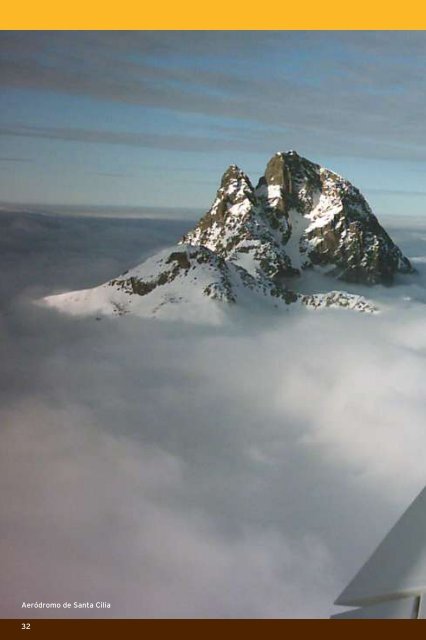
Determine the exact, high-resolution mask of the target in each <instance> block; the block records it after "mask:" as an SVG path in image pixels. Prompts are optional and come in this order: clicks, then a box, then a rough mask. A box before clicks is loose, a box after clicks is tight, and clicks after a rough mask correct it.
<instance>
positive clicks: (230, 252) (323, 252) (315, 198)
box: [182, 151, 413, 284]
mask: <svg viewBox="0 0 426 640" xmlns="http://www.w3.org/2000/svg"><path fill="white" fill-rule="evenodd" d="M182 242H184V243H188V244H194V245H203V246H206V247H208V248H209V249H211V250H212V251H214V252H215V253H217V254H218V255H221V256H223V257H224V258H225V259H227V260H231V261H232V262H234V263H236V264H241V266H243V267H244V268H247V269H248V270H249V272H251V273H252V275H256V274H257V273H263V274H265V275H267V276H268V277H271V278H272V279H274V280H280V279H281V278H282V277H283V276H287V277H288V276H293V275H299V274H300V272H301V271H302V270H304V269H307V268H318V267H319V268H321V270H322V271H323V272H324V271H325V272H326V273H328V274H329V275H333V276H335V277H337V278H338V279H340V280H345V281H348V282H357V283H361V284H377V283H381V284H392V282H393V278H394V275H395V273H397V272H401V273H410V272H412V271H413V268H412V266H411V264H410V262H409V260H408V259H407V258H406V257H405V256H403V254H402V253H401V251H400V250H399V249H398V247H397V246H396V245H395V244H394V243H393V242H392V240H391V238H390V237H389V235H388V234H387V233H386V231H385V230H384V229H383V227H381V226H380V224H379V222H378V220H377V218H376V216H375V215H374V214H373V212H372V211H371V209H370V206H369V205H368V203H367V202H366V200H365V198H364V197H363V196H362V194H361V193H360V192H359V191H358V189H356V188H355V187H354V186H353V185H352V184H351V183H350V182H349V181H348V180H345V179H344V178H342V177H341V176H339V175H337V174H336V173H333V172H332V171H330V170H329V169H324V168H323V167H320V166H319V165H317V164H315V163H313V162H311V161H310V160H306V159H305V158H302V157H301V156H299V155H298V154H297V153H296V152H295V151H289V152H288V153H277V154H275V156H273V157H272V158H271V160H270V161H269V162H268V165H267V167H266V171H265V174H264V176H262V177H261V178H260V180H259V182H258V185H257V187H256V188H254V187H253V186H252V184H251V182H250V180H249V178H248V177H247V176H246V175H245V174H244V173H243V172H242V171H241V170H240V169H238V167H236V166H235V165H232V166H231V167H229V169H228V170H227V171H226V172H225V174H224V176H223V178H222V182H221V186H220V188H219V190H218V192H217V195H216V199H215V201H214V203H213V205H212V207H211V209H210V211H208V212H207V213H206V215H205V216H204V217H203V218H202V219H201V220H200V222H199V223H198V225H197V226H196V227H195V228H194V229H193V230H192V231H190V232H189V233H188V234H186V236H184V238H183V241H182Z"/></svg>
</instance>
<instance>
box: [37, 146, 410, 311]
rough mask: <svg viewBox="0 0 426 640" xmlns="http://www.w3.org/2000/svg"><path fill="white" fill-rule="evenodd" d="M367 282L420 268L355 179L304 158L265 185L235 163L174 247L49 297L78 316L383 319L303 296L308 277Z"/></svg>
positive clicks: (281, 165) (355, 299)
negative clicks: (333, 310) (279, 311)
mask: <svg viewBox="0 0 426 640" xmlns="http://www.w3.org/2000/svg"><path fill="white" fill-rule="evenodd" d="M307 269H309V270H310V271H311V272H312V271H315V270H318V272H319V273H321V274H324V273H326V274H328V276H330V275H331V276H334V277H337V278H338V279H340V280H347V281H349V282H351V283H361V284H369V285H370V284H376V283H381V284H391V283H392V281H393V277H394V275H395V273H397V272H401V273H410V272H412V271H413V269H412V267H411V264H410V262H409V261H408V259H407V258H406V257H405V256H403V254H402V253H401V251H400V250H399V248H398V247H397V246H396V245H395V244H394V243H393V242H392V240H391V238H390V237H389V236H388V234H387V233H386V231H385V230H384V229H383V228H382V227H381V226H380V224H379V222H378V221H377V218H376V217H375V216H374V215H373V213H372V212H371V209H370V207H369V205H368V204H367V202H366V201H365V199H364V198H363V196H362V195H361V194H360V192H359V191H358V189H356V188H355V187H354V186H353V185H351V183H350V182H348V181H347V180H345V179H344V178H341V177H340V176H338V175H337V174H335V173H333V172H332V171H329V170H328V169H324V168H322V167H320V166H319V165H317V164H315V163H313V162H310V161H309V160H306V159H305V158H301V157H300V156H299V155H298V154H297V153H296V152H294V151H290V152H288V153H277V154H276V155H275V156H273V158H271V160H270V161H269V163H268V165H267V167H266V171H265V174H264V176H263V177H262V178H261V179H260V180H259V183H258V186H257V187H256V188H254V187H253V185H252V183H251V182H250V179H249V178H248V176H247V175H246V174H245V173H244V172H243V171H241V170H240V169H239V168H238V167H237V166H236V165H231V166H230V167H229V168H228V169H227V171H226V172H225V173H224V175H223V177H222V180H221V184H220V187H219V190H218V191H217V194H216V198H215V200H214V202H213V205H212V207H211V209H210V210H209V211H208V212H207V213H206V214H205V215H204V216H203V217H202V218H201V220H200V221H199V223H198V224H197V225H196V226H195V227H194V228H193V229H192V230H191V231H189V232H188V233H187V234H186V235H185V236H184V237H183V238H182V240H181V241H180V243H179V245H178V246H176V247H173V248H172V249H169V250H166V251H162V252H160V253H158V254H157V255H156V256H154V257H152V258H150V259H149V260H147V261H146V262H144V263H143V264H142V265H139V266H137V267H136V268H134V269H132V270H131V271H129V272H127V273H125V274H123V275H121V276H119V277H117V278H114V279H113V280H111V281H110V282H107V283H105V284H103V285H101V286H99V287H96V288H94V289H88V290H85V291H76V292H69V293H63V294H60V295H55V296H49V297H47V298H45V300H44V301H45V302H46V304H48V305H49V306H52V307H55V308H57V309H60V310H62V311H66V312H69V313H72V314H78V315H80V314H84V315H87V314H97V315H99V316H100V315H105V314H106V315H123V314H127V313H134V314H136V315H140V316H158V317H167V318H185V319H186V320H192V319H193V320H197V321H203V320H207V321H209V322H218V321H219V320H220V318H221V317H222V316H223V313H224V309H225V307H226V303H232V304H235V303H236V304H244V305H248V306H249V307H250V306H251V305H253V304H254V301H255V300H256V304H259V303H260V304H261V305H270V304H272V305H273V306H275V307H278V308H279V307H285V306H286V305H288V304H290V303H293V302H296V301H298V302H299V303H300V304H302V305H305V306H307V307H310V308H313V309H323V308H329V307H342V308H345V309H354V310H357V311H368V312H374V311H376V308H375V306H374V305H373V304H371V303H369V302H367V301H366V300H365V299H364V298H363V297H362V296H359V295H354V294H350V293H347V292H343V291H336V290H335V289H334V287H332V290H331V291H330V290H329V289H330V284H329V283H330V280H328V281H327V280H324V285H325V286H326V290H325V291H324V292H318V290H316V291H315V292H314V291H312V290H311V293H310V292H309V291H306V290H305V291H303V295H302V293H297V289H298V288H299V287H298V283H300V280H301V279H303V273H304V272H306V270H307Z"/></svg>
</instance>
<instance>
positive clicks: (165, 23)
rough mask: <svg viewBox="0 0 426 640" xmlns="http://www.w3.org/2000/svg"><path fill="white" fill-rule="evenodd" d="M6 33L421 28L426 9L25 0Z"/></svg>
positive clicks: (363, 1)
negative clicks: (73, 30) (41, 31)
mask: <svg viewBox="0 0 426 640" xmlns="http://www.w3.org/2000/svg"><path fill="white" fill-rule="evenodd" d="M0 26H1V28H2V29H147V30H154V29H179V30H186V29H188V30H189V29H201V30H202V29H218V30H219V29H221V30H234V29H238V30H249V29H254V30H269V29H279V30H281V29H292V30H297V29H330V30H336V29H416V30H421V29H425V28H426V5H425V3H424V2H420V0H414V1H413V0H411V2H403V3H402V2H384V0H380V2H377V1H376V2H374V1H372V0H358V1H354V0H352V1H351V2H347V1H345V0H343V1H342V0H323V1H319V0H315V1H313V0H300V1H297V0H292V1H290V2H289V1H288V0H269V1H268V2H260V1H259V0H257V1H256V2H254V1H253V0H250V1H243V2H241V1H239V2H237V1H236V0H214V1H213V2H200V0H183V1H180V2H178V1H176V0H174V1H171V0H162V2H152V0H149V1H148V2H140V0H139V1H136V0H122V1H121V2H119V3H112V2H110V3H107V2H105V1H100V0H95V1H93V0H92V2H87V0H84V1H83V0H74V1H73V2H72V3H59V2H57V0H55V1H53V0H38V1H35V0H31V1H29V0H23V1H21V2H18V3H11V2H9V3H7V4H4V5H3V7H2V10H1V17H0Z"/></svg>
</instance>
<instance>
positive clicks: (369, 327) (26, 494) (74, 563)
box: [0, 214, 426, 617]
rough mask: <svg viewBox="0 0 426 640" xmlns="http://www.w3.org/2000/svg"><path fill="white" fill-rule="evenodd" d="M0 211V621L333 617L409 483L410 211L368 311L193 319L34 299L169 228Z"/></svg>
mask: <svg viewBox="0 0 426 640" xmlns="http://www.w3.org/2000/svg"><path fill="white" fill-rule="evenodd" d="M0 217H1V222H2V225H3V226H4V225H6V223H7V224H8V225H9V227H8V233H7V234H3V236H2V239H1V245H2V246H1V249H2V254H1V255H2V257H1V266H2V272H3V275H4V278H3V285H2V298H3V305H2V306H3V309H4V313H3V317H2V320H1V326H0V329H1V333H2V336H3V340H2V343H1V345H0V361H1V363H2V364H1V367H0V382H1V384H0V388H1V389H2V391H1V392H0V399H1V410H0V424H1V425H2V427H1V432H0V452H1V453H0V457H1V460H0V469H1V472H0V473H1V483H0V504H1V505H2V507H1V510H2V513H1V522H2V532H3V533H2V536H1V541H0V552H1V556H2V573H3V577H4V578H5V579H3V580H2V584H3V587H2V589H3V590H4V592H3V594H2V598H1V610H0V614H1V615H2V616H8V617H11V616H16V617H22V610H21V608H20V606H21V603H22V601H23V600H26V601H40V600H44V601H49V602H51V601H63V600H65V599H68V600H70V601H72V602H73V601H74V600H77V601H86V600H89V601H96V600H105V601H109V602H111V609H110V610H106V611H105V612H103V611H101V612H99V610H97V611H95V612H94V613H93V612H90V611H88V612H87V611H84V612H83V613H82V611H81V610H78V611H77V612H76V613H75V615H79V616H81V615H97V616H101V615H106V616H113V617H123V616H131V617H144V616H154V617H157V616H177V617H179V616H199V617H206V616H209V617H216V616H225V617H238V616H242V617H271V616H273V617H313V616H320V617H321V616H328V615H329V614H330V612H331V611H332V610H333V607H332V602H333V600H334V599H335V597H336V596H337V595H338V594H339V592H340V591H341V590H342V588H343V587H344V586H345V584H346V583H347V582H348V580H349V579H350V578H351V577H352V576H353V574H354V573H355V571H356V570H358V568H359V567H360V565H361V563H362V562H363V561H364V560H365V559H366V557H367V556H368V555H369V553H370V552H371V551H372V550H373V548H374V546H375V545H376V544H377V543H378V542H379V541H380V540H381V538H382V537H383V536H384V534H385V533H386V531H387V530H388V529H389V527H390V526H391V525H392V524H393V523H394V522H395V520H396V518H397V517H398V516H399V515H400V513H401V512H402V510H403V509H404V508H405V507H406V506H407V505H408V503H409V501H410V500H411V499H412V498H413V497H414V496H415V495H416V493H417V492H418V491H420V489H421V488H422V487H423V485H424V482H425V473H424V451H425V448H426V431H425V429H424V423H425V414H426V410H425V409H426V408H425V403H426V401H425V397H424V384H423V381H424V379H425V373H426V362H425V355H426V343H425V334H424V304H425V267H424V264H425V263H424V261H423V262H422V260H421V259H422V258H423V260H424V256H425V255H426V252H425V241H426V225H425V224H423V223H421V222H419V221H417V222H416V223H414V222H413V221H410V220H409V219H407V220H405V221H402V222H401V221H398V220H394V222H393V225H394V229H392V230H391V232H392V235H393V237H394V239H395V240H396V241H397V242H398V241H401V248H402V249H403V251H404V252H405V253H406V254H407V255H408V256H409V257H410V258H411V257H413V256H414V257H415V258H417V260H415V266H416V267H418V269H419V274H418V275H417V276H413V277H409V278H406V279H405V280H404V279H401V283H402V284H398V285H397V286H395V287H394V288H392V289H384V288H380V287H379V288H376V289H374V294H373V293H372V291H373V290H368V293H367V295H368V296H369V297H372V296H373V295H374V299H375V300H376V301H377V302H378V303H379V304H381V305H382V307H383V308H384V312H383V313H382V314H381V315H378V316H367V315H364V314H355V313H352V314H351V313H348V312H344V311H328V312H327V311H326V312H309V311H307V310H304V311H303V313H290V314H289V315H288V316H286V317H285V318H282V319H281V318H280V319H278V320H277V318H274V320H273V321H271V320H268V319H267V318H261V317H259V316H256V317H253V318H248V317H246V318H242V317H241V318H239V319H235V320H234V323H233V324H229V325H226V326H223V327H219V328H211V327H210V328H206V327H199V328H195V327H194V326H193V325H188V326H186V325H183V324H172V323H170V324H167V323H160V322H154V321H153V322H147V321H141V320H138V319H132V318H120V319H116V320H111V321H109V320H102V321H101V322H96V321H95V320H87V319H86V320H76V319H72V318H71V319H70V318H67V317H63V316H61V315H59V314H56V313H54V312H52V311H49V310H46V309H40V308H37V307H35V306H34V305H32V304H31V302H30V299H31V297H34V296H36V295H37V296H38V295H40V294H45V293H50V292H54V291H55V290H60V289H61V288H78V287H81V286H83V285H84V284H86V283H87V285H89V284H90V281H91V280H93V279H94V280H96V279H98V281H102V280H105V279H106V278H108V277H110V276H112V275H114V273H115V270H117V265H118V263H119V262H122V264H121V266H120V268H118V271H120V270H121V269H122V268H126V267H127V266H128V262H129V260H130V262H132V261H133V260H136V258H138V259H139V257H140V254H141V253H144V252H145V253H149V251H151V250H152V248H153V247H154V246H157V245H158V244H159V243H161V242H162V241H163V240H164V244H167V243H168V242H169V241H170V240H174V239H175V234H176V223H174V227H173V228H172V227H171V226H168V225H167V224H166V223H158V222H157V223H150V222H149V221H137V222H134V223H132V224H133V226H132V227H131V228H129V227H127V229H128V230H127V232H126V224H127V223H126V222H125V221H121V222H120V223H118V222H114V223H112V222H111V221H105V220H104V221H98V222H97V223H96V224H97V225H99V226H98V227H96V237H97V238H98V242H97V243H94V241H92V239H91V237H90V233H88V231H90V225H91V224H94V223H93V222H91V221H90V220H86V221H80V222H78V223H76V222H75V221H72V220H68V221H67V220H66V219H62V221H59V222H58V221H57V220H56V222H55V221H54V220H53V219H52V218H48V217H46V218H36V217H31V216H25V215H19V216H17V217H16V215H15V217H14V218H10V219H9V218H8V217H7V216H6V214H2V215H1V216H0ZM85 224H86V225H89V226H88V227H85V229H86V231H87V233H84V229H83V227H81V228H80V227H78V225H83V226H84V225H85ZM76 225H77V226H76ZM102 225H103V226H102ZM111 225H112V226H111ZM114 225H115V226H114ZM400 225H401V226H400ZM410 225H411V226H410ZM385 226H386V224H385ZM101 229H102V232H101V231H100V230H101ZM37 234H38V235H37ZM12 237H13V243H12V242H11V241H10V238H12ZM42 237H43V243H42V244H40V243H39V244H37V243H34V241H35V239H36V238H37V239H40V238H42ZM6 238H8V240H7V239H6ZM99 238H101V241H100V242H99ZM117 239H118V240H117ZM139 242H140V247H141V249H140V250H138V243H139ZM95 245H96V248H95ZM58 247H60V250H59V249H58ZM30 248H31V252H32V253H31V257H30V260H31V264H30V263H29V262H28V258H27V256H28V251H29V249H30ZM138 251H140V253H138ZM88 252H90V257H89V256H88ZM108 255H111V256H112V258H111V259H110V260H108V259H107V257H106V256H108ZM30 266H31V268H30ZM93 284H94V282H93ZM364 293H365V291H364ZM34 613H35V614H36V615H50V616H51V615H65V613H64V612H63V611H55V610H53V611H52V610H49V612H48V613H46V611H45V612H44V613H43V612H34ZM66 615H69V612H67V613H66Z"/></svg>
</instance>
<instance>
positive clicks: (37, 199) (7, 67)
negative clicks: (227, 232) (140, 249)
mask: <svg viewBox="0 0 426 640" xmlns="http://www.w3.org/2000/svg"><path fill="white" fill-rule="evenodd" d="M0 68H1V71H0V82H1V92H0V201H2V202H10V203H19V204H24V203H26V204H41V205H44V204H46V205H55V204H58V205H75V206H78V207H84V206H94V205H104V206H113V207H127V206H131V207H165V208H174V207H183V208H187V209H188V210H189V209H200V211H202V210H204V209H206V208H207V207H208V206H209V205H210V203H211V201H212V199H213V197H214V194H215V191H216V189H217V186H218V183H219V180H220V176H221V174H222V173H223V171H224V170H225V169H226V167H227V166H228V165H229V164H231V163H237V164H238V165H239V166H240V167H241V168H242V169H244V170H245V171H246V172H247V173H248V174H249V175H250V177H251V179H252V181H254V182H256V181H257V179H258V178H259V176H260V175H261V174H262V173H263V171H264V167H265V165H266V162H267V160H268V159H269V157H270V156H271V155H272V154H273V153H275V152H276V151H279V150H282V151H285V150H289V149H296V150H297V151H298V152H299V153H300V154H301V155H303V156H306V157H308V158H310V159H311V160H314V161H316V162H319V163H321V164H324V165H326V166H328V167H329V168H331V169H333V170H335V171H337V172H338V173H340V174H342V175H344V176H345V177H347V178H349V179H350V180H351V181H352V182H354V184H355V185H356V186H358V187H359V188H360V189H361V190H362V191H363V192H364V194H365V195H366V197H367V199H368V200H369V202H370V204H371V205H372V206H373V209H374V210H375V211H376V213H378V214H379V215H380V214H384V213H395V214H423V213H424V211H425V210H426V185H425V184H424V175H425V174H426V126H425V97H426V75H425V69H426V34H425V33H423V32H285V31H280V32H268V31H266V32H265V31H259V32H243V31H238V32H232V31H228V32H220V31H219V32H193V31H186V32H155V31H150V32H59V33H57V32H3V33H2V34H1V36H0Z"/></svg>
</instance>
